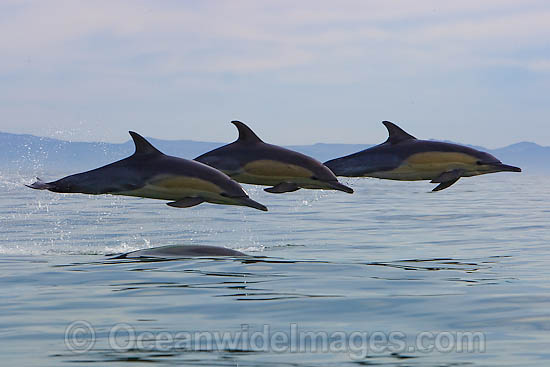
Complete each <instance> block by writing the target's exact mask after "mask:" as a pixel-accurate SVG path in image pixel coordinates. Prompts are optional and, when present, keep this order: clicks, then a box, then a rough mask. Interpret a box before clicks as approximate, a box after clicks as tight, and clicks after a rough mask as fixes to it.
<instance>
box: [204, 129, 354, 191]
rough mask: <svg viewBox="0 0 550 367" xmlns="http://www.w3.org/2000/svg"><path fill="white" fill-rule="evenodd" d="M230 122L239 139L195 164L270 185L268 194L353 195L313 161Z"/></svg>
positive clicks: (320, 165)
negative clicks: (323, 192) (333, 192)
mask: <svg viewBox="0 0 550 367" xmlns="http://www.w3.org/2000/svg"><path fill="white" fill-rule="evenodd" d="M231 123H232V124H233V125H235V126H236V127H237V129H238V130H239V138H238V139H237V140H236V141H234V142H233V143H231V144H228V145H224V146H223V147H221V148H218V149H214V150H212V151H210V152H208V153H205V154H203V155H201V156H199V157H197V158H195V161H197V162H201V163H205V164H207V165H209V166H212V167H214V168H217V169H219V170H220V171H223V172H224V173H226V174H227V175H229V176H230V177H231V178H233V179H234V180H236V181H238V182H241V183H247V184H254V185H267V186H272V187H269V188H266V189H265V191H267V192H270V193H276V194H279V193H284V192H292V191H296V190H299V189H300V188H305V189H325V190H339V191H344V192H347V193H350V194H351V193H353V189H351V188H349V187H347V186H345V185H342V184H341V183H340V182H338V179H337V178H336V176H335V175H334V174H333V173H332V172H331V171H330V170H329V169H328V168H327V167H325V166H324V165H323V164H322V163H321V162H319V161H317V160H316V159H313V158H311V157H308V156H307V155H304V154H301V153H298V152H295V151H292V150H289V149H285V148H282V147H279V146H277V145H272V144H267V143H264V142H263V141H262V140H261V139H260V138H259V137H258V136H257V135H256V134H255V133H254V132H253V131H252V130H251V129H250V128H249V127H248V126H246V125H245V124H244V123H242V122H240V121H231Z"/></svg>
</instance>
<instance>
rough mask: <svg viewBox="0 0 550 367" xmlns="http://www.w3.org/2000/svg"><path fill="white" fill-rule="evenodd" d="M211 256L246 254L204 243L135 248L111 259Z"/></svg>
mask: <svg viewBox="0 0 550 367" xmlns="http://www.w3.org/2000/svg"><path fill="white" fill-rule="evenodd" d="M211 256H216V257H218V256H239V257H241V256H248V255H247V254H245V253H242V252H240V251H237V250H233V249H230V248H226V247H219V246H206V245H200V246H197V245H167V246H161V247H153V248H148V249H143V250H136V251H132V252H128V253H125V254H122V255H118V256H115V257H112V258H111V259H113V260H115V259H177V258H187V257H211Z"/></svg>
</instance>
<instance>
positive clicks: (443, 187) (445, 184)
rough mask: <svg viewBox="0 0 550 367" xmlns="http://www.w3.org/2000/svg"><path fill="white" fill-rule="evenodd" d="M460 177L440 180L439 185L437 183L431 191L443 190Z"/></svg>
mask: <svg viewBox="0 0 550 367" xmlns="http://www.w3.org/2000/svg"><path fill="white" fill-rule="evenodd" d="M459 179H460V177H459V178H455V179H454V180H450V181H445V182H442V183H440V184H439V185H437V186H436V187H435V188H434V189H433V190H432V191H434V192H435V191H441V190H444V189H446V188H447V187H449V186H451V185H452V184H454V183H455V182H456V181H458V180H459Z"/></svg>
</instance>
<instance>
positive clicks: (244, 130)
mask: <svg viewBox="0 0 550 367" xmlns="http://www.w3.org/2000/svg"><path fill="white" fill-rule="evenodd" d="M231 123H232V124H233V125H235V126H236V127H237V129H238V130H239V138H238V139H237V141H238V142H242V143H246V144H253V143H263V141H262V139H260V138H258V135H256V134H255V133H254V131H252V129H250V128H249V127H248V126H246V125H245V124H244V123H242V122H240V121H231Z"/></svg>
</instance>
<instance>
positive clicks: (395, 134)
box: [382, 121, 416, 144]
mask: <svg viewBox="0 0 550 367" xmlns="http://www.w3.org/2000/svg"><path fill="white" fill-rule="evenodd" d="M382 123H383V124H384V126H386V129H388V134H389V135H390V136H389V137H388V140H386V141H385V142H386V143H390V144H398V143H401V142H402V141H406V140H416V138H415V137H414V136H412V135H411V134H409V133H408V132H406V131H405V130H403V129H402V128H400V127H399V126H397V125H396V124H394V123H393V122H389V121H382Z"/></svg>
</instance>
